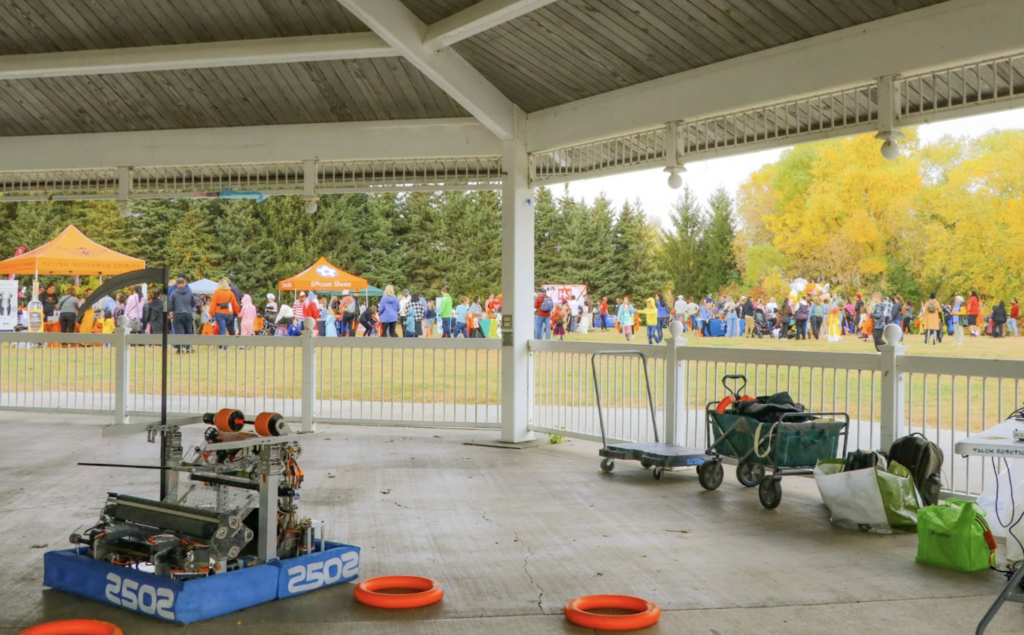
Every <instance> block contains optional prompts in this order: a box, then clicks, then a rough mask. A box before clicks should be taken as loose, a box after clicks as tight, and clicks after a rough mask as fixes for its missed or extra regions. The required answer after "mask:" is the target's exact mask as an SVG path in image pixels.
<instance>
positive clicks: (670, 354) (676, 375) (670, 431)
mask: <svg viewBox="0 0 1024 635" xmlns="http://www.w3.org/2000/svg"><path fill="white" fill-rule="evenodd" d="M676 324H678V322H675V321H673V322H672V326H670V327H669V330H670V331H671V332H672V337H670V338H666V339H665V345H666V357H665V416H664V422H663V423H664V427H663V430H664V435H665V443H670V444H673V445H675V444H676V443H677V440H678V439H679V438H681V437H682V436H684V435H685V432H684V431H683V430H681V429H680V425H679V421H680V418H679V415H680V414H681V411H682V410H684V409H685V408H686V404H685V403H684V402H685V398H683V399H680V395H685V394H686V393H685V386H686V366H685V365H683V366H682V367H680V364H679V354H680V350H679V349H681V348H682V347H683V346H686V338H684V337H682V327H681V325H680V327H679V328H674V327H675V325H676ZM675 331H678V333H676V332H675Z"/></svg>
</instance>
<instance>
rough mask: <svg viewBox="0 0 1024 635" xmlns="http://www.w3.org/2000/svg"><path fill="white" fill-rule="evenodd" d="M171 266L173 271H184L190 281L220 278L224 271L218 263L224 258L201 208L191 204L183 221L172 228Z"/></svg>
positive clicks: (169, 250) (169, 260) (183, 216)
mask: <svg viewBox="0 0 1024 635" xmlns="http://www.w3.org/2000/svg"><path fill="white" fill-rule="evenodd" d="M168 242H169V243H170V246H169V249H168V260H167V263H166V264H167V265H168V266H169V267H170V268H171V271H173V272H181V273H183V274H184V275H185V276H186V277H187V278H189V279H190V280H198V279H199V278H217V277H218V274H219V273H220V271H219V270H218V268H217V267H216V266H215V265H214V263H215V262H217V261H218V260H219V258H220V254H219V253H217V251H216V242H215V240H214V235H213V230H212V228H211V227H210V223H209V221H207V220H206V216H205V215H203V214H202V213H200V211H199V208H198V207H190V208H189V209H188V211H186V212H185V213H184V214H183V215H182V217H181V221H180V222H178V223H175V225H174V227H172V228H171V231H170V236H169V241H168Z"/></svg>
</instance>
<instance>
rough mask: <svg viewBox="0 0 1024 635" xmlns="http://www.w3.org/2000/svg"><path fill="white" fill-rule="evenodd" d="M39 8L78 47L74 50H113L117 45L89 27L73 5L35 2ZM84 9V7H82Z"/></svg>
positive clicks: (49, 1)
mask: <svg viewBox="0 0 1024 635" xmlns="http://www.w3.org/2000/svg"><path fill="white" fill-rule="evenodd" d="M36 1H37V2H38V3H39V6H40V7H41V8H45V10H46V11H47V12H49V16H48V18H49V19H50V21H51V22H55V23H57V24H59V25H60V26H61V28H63V29H64V30H65V31H66V32H67V33H68V34H69V37H68V39H69V40H74V41H75V42H76V43H77V44H78V46H76V47H74V48H76V49H100V48H113V47H114V46H117V45H118V44H117V43H116V42H113V43H111V39H112V38H109V37H104V36H105V35H106V34H105V33H104V32H103V31H99V32H97V31H96V30H95V29H92V28H90V27H89V25H88V22H87V21H86V19H85V18H84V17H83V16H82V15H81V13H80V12H79V11H78V9H77V8H76V6H75V5H74V4H66V3H58V2H54V0H36ZM82 8H84V7H82Z"/></svg>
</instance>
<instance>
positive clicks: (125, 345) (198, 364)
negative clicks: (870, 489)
mask: <svg viewBox="0 0 1024 635" xmlns="http://www.w3.org/2000/svg"><path fill="white" fill-rule="evenodd" d="M159 342H160V338H159V337H158V336H151V335H128V334H126V333H125V332H123V331H119V332H117V333H114V334H111V335H59V334H26V333H19V334H11V333H6V334H0V411H4V410H7V411H13V410H36V411H51V412H57V411H59V412H79V413H98V414H110V415H111V416H112V418H113V420H114V422H115V423H120V422H125V421H127V420H128V418H129V417H131V416H138V415H152V414H153V413H156V412H159V407H160V402H159V394H160V379H159V378H160V373H159V359H160V354H159V351H160V349H159V346H158V344H159ZM170 342H171V344H172V346H187V347H190V348H191V349H192V350H193V352H192V353H182V354H177V353H174V352H173V351H174V349H173V348H172V349H171V350H172V353H171V355H170V363H169V374H168V375H169V377H168V378H169V382H168V397H169V399H168V410H169V412H171V413H174V414H201V413H204V412H212V411H215V410H218V409H220V408H227V407H231V408H239V409H241V410H243V412H245V413H247V414H256V413H259V412H265V411H271V412H279V413H281V414H283V415H285V417H286V418H288V419H291V420H294V421H299V422H301V423H302V424H303V425H305V426H312V425H313V423H314V422H325V423H342V422H343V423H356V424H377V425H401V426H417V425H418V426H459V427H483V428H498V427H500V425H501V400H502V394H501V356H502V350H501V342H500V341H499V340H496V339H481V340H463V339H459V340H450V339H439V338H437V339H434V338H426V339H379V338H315V337H311V336H310V335H308V334H307V335H303V336H302V337H290V338H289V337H247V338H237V337H235V338H232V337H209V336H207V337H201V336H171V338H170ZM667 342H668V345H660V346H648V345H645V344H621V343H619V344H608V343H590V342H553V341H531V342H530V356H531V363H530V365H529V368H530V372H531V373H532V377H531V381H530V382H528V385H529V386H532V391H531V392H530V394H528V395H524V396H523V398H524V399H527V400H528V402H529V404H530V411H529V428H530V429H531V430H533V431H534V432H538V433H546V434H551V435H562V436H568V437H576V438H581V439H589V440H598V441H599V440H600V439H601V430H600V426H599V425H598V417H597V407H596V399H595V382H594V366H592V362H591V356H592V355H593V354H594V353H595V352H598V351H608V352H611V353H612V354H610V355H605V356H601V357H599V358H598V361H597V364H596V370H597V386H598V387H599V388H600V390H601V395H602V402H603V405H604V407H605V417H606V435H605V436H606V437H607V438H608V439H609V440H620V441H653V440H654V426H652V424H651V417H650V414H649V411H648V407H647V397H646V387H645V384H644V382H643V374H642V372H641V366H640V364H641V361H640V358H638V357H637V356H635V355H625V353H626V352H627V351H637V350H639V351H642V352H643V353H644V355H645V357H646V360H647V364H648V372H649V373H650V380H651V392H652V397H653V401H654V404H655V413H654V420H655V422H656V424H655V425H656V426H657V429H658V433H659V438H661V439H662V440H667V441H669V442H674V443H679V444H681V445H689V446H693V447H703V446H704V445H705V444H706V442H707V439H706V438H705V414H704V409H705V407H706V405H707V404H708V403H709V402H717V401H719V400H720V399H722V398H723V397H725V396H726V394H727V393H726V390H725V388H724V387H723V386H722V383H721V379H722V377H723V376H724V375H727V374H740V375H745V376H746V377H747V378H748V382H749V383H748V386H747V390H746V392H747V393H748V394H754V395H763V394H771V393H776V392H780V391H784V390H785V391H788V392H790V393H791V395H792V396H793V398H794V399H795V400H796V401H797V402H800V403H803V404H805V405H806V406H807V407H808V408H810V409H813V410H818V411H842V412H847V413H849V415H850V419H851V431H850V432H851V434H850V449H855V448H860V449H886V448H888V447H889V445H890V444H891V443H892V440H893V439H895V438H897V437H899V436H902V435H903V434H907V433H909V432H921V433H923V434H924V435H925V436H927V437H928V438H929V439H931V440H933V441H935V442H936V443H938V444H939V446H940V447H941V448H942V449H943V451H944V452H945V455H946V465H945V469H944V481H945V486H946V488H947V489H949V490H951V491H955V492H958V493H964V494H977V493H978V492H980V491H981V489H982V488H983V487H984V485H985V483H986V482H987V481H988V480H990V479H991V478H992V475H991V472H990V470H983V469H982V468H983V467H985V466H984V464H983V462H982V460H981V459H977V458H972V459H963V458H961V457H956V456H954V453H953V447H954V443H955V441H956V440H957V439H959V438H961V437H963V436H965V435H966V434H968V431H970V432H971V433H973V432H978V431H980V430H984V429H985V428H987V427H989V426H992V425H994V424H996V423H998V422H999V421H1001V420H1002V419H1003V418H1004V417H1005V416H1006V415H1007V414H1009V413H1010V412H1011V411H1013V410H1014V409H1015V408H1016V407H1018V406H1019V405H1020V402H1021V397H1022V394H1021V381H1022V380H1024V361H1010V360H987V359H953V358H942V357H919V356H913V355H907V351H906V348H905V347H902V346H887V347H883V352H882V353H881V354H877V353H857V354H853V353H822V352H809V351H780V350H752V349H739V348H715V347H703V346H691V345H686V342H687V340H685V339H682V338H681V339H678V340H672V339H669V340H667ZM220 347H224V349H225V350H221V349H220ZM616 353H617V354H616ZM3 419H5V417H4V416H3V415H2V414H0V420H3Z"/></svg>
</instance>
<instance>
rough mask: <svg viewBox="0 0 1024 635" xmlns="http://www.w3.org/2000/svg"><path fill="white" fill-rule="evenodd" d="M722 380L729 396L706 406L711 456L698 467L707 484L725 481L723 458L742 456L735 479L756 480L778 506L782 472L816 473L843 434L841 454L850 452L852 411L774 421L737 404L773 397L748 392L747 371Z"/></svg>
mask: <svg viewBox="0 0 1024 635" xmlns="http://www.w3.org/2000/svg"><path fill="white" fill-rule="evenodd" d="M740 382H742V383H740ZM737 384H738V386H737ZM722 385H723V386H725V389H726V391H727V392H728V393H729V395H728V396H727V397H726V398H725V399H723V400H722V401H719V402H712V403H709V404H708V405H707V408H706V409H705V413H706V416H705V419H706V423H707V439H708V447H707V455H708V457H709V458H708V459H707V461H706V462H705V463H704V464H703V465H701V466H700V467H698V468H697V476H698V479H699V480H700V484H701V486H702V487H703V488H704V489H708V490H713V489H717V488H718V486H719V485H721V484H722V478H723V476H724V473H725V470H724V468H723V467H722V458H723V457H728V458H733V459H736V461H737V465H736V479H737V480H738V481H739V482H740V483H741V484H743V485H744V486H746V487H754V486H755V485H756V486H757V487H758V489H757V494H758V498H759V499H760V500H761V505H763V506H764V507H765V508H766V509H774V508H776V507H778V506H779V503H780V502H782V477H783V476H791V475H794V474H812V473H813V472H814V466H815V465H817V463H818V461H819V460H821V459H834V458H836V455H837V452H838V449H839V439H840V437H842V441H843V446H842V447H843V450H842V453H841V454H839V456H841V457H842V456H846V442H847V431H848V430H849V427H850V416H849V415H848V414H846V413H845V412H792V413H785V414H781V415H780V416H778V418H777V419H776V420H775V421H770V422H765V421H758V420H756V419H754V418H752V417H749V416H745V415H744V414H742V408H738V407H737V406H738V405H739V404H740V403H741V402H751V401H758V402H761V403H767V400H768V399H769V398H768V397H760V398H757V399H754V398H752V397H747V396H744V395H743V394H742V393H743V390H744V388H745V387H746V385H747V378H746V376H744V375H726V376H725V377H723V378H722Z"/></svg>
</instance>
